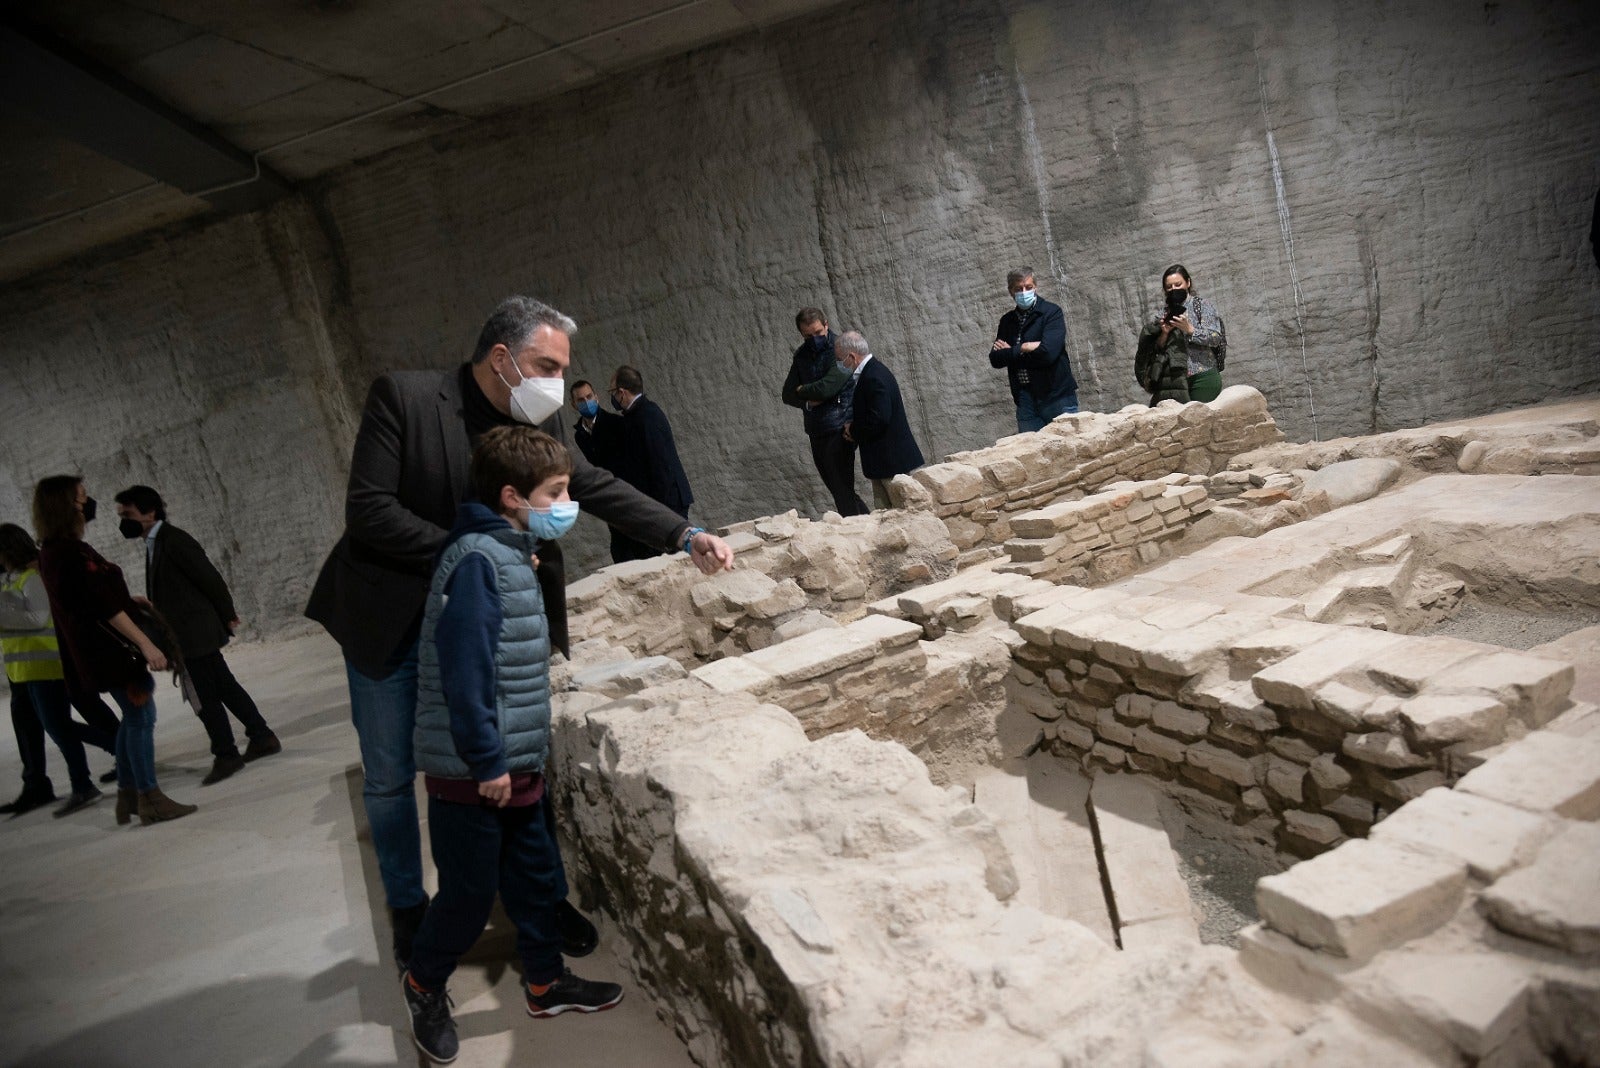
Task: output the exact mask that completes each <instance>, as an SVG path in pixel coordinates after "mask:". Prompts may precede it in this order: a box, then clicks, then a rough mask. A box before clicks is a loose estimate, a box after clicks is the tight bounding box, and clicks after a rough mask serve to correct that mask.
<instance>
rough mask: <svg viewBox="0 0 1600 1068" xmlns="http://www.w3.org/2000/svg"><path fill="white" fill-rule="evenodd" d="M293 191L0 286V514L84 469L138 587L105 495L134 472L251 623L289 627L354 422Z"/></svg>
mask: <svg viewBox="0 0 1600 1068" xmlns="http://www.w3.org/2000/svg"><path fill="white" fill-rule="evenodd" d="M312 233H315V229H314V227H311V226H309V225H308V219H307V217H306V216H305V215H304V212H303V208H297V207H295V206H293V205H289V206H285V207H280V208H276V209H274V210H273V211H270V212H265V213H261V214H257V215H253V216H249V217H245V218H240V219H234V220H230V221H229V222H227V223H224V224H221V225H217V226H212V227H209V228H206V229H204V230H201V231H198V232H189V233H184V234H182V235H179V236H178V237H176V238H174V239H173V240H170V241H158V242H155V243H153V244H152V245H151V246H150V247H149V248H147V249H145V250H143V251H141V252H138V253H137V254H135V255H131V256H129V257H127V258H125V259H119V260H116V261H114V262H109V263H105V264H101V265H97V266H93V267H89V268H87V269H83V270H81V271H78V272H75V273H74V275H73V277H72V278H71V279H70V280H68V281H60V280H56V281H52V282H51V283H50V284H49V285H48V287H47V288H44V287H39V286H19V287H15V288H13V289H11V290H9V291H7V292H6V293H5V294H4V296H3V297H0V323H4V324H5V326H4V330H5V332H4V337H5V354H4V357H3V360H4V366H5V379H6V388H5V390H4V393H3V398H4V399H3V400H0V413H3V415H0V419H3V425H4V427H5V434H4V438H3V441H4V444H3V446H0V521H5V522H18V523H21V524H22V525H23V526H25V527H29V528H30V529H31V527H32V522H31V520H30V519H29V518H28V516H29V502H30V501H31V499H32V492H33V484H34V483H35V482H36V481H37V480H38V479H40V478H43V477H44V476H46V475H52V474H58V473H72V474H79V475H82V476H83V477H84V479H85V481H86V483H87V486H88V489H89V492H90V494H91V495H93V496H94V497H95V498H97V499H98V501H99V502H100V514H99V517H98V518H97V519H96V520H95V522H94V523H92V524H90V526H89V527H88V529H87V530H86V532H85V536H86V537H87V539H88V541H89V542H90V544H92V545H93V546H94V547H95V548H96V549H98V550H100V552H101V553H103V554H104V555H105V556H106V557H107V558H109V559H111V560H112V561H114V562H116V563H118V564H120V565H121V566H122V568H123V569H124V571H125V573H126V576H127V579H128V585H129V587H130V589H132V590H133V592H134V593H143V592H144V554H143V552H142V550H141V548H140V544H141V543H139V542H130V541H124V540H123V539H122V538H121V536H119V535H118V533H117V517H116V515H115V512H114V510H113V509H114V505H113V503H112V497H113V495H114V494H116V492H117V491H118V490H121V489H122V488H124V487H125V486H127V485H129V484H131V483H136V482H140V483H146V484H149V485H152V486H154V487H155V488H156V489H157V490H159V491H160V492H161V494H162V496H163V497H164V498H165V499H166V501H167V507H168V515H169V518H170V519H171V521H172V522H173V523H174V524H176V525H178V526H181V527H183V528H184V529H185V530H188V531H190V532H191V533H193V534H194V535H195V536H196V537H198V538H199V539H200V541H201V544H202V545H204V546H205V548H206V550H207V552H208V553H209V554H210V556H211V558H212V560H213V561H214V562H215V563H216V564H217V566H218V568H219V569H220V570H221V571H222V573H223V575H224V577H226V578H227V579H228V581H229V583H230V585H231V587H232V590H233V596H234V602H235V607H236V608H237V609H238V611H239V613H240V616H241V618H242V619H243V620H244V621H245V623H246V625H247V627H256V628H258V629H255V630H253V631H247V633H255V634H261V633H264V632H266V633H277V632H283V631H286V630H293V629H295V628H296V627H298V626H299V625H300V624H301V623H302V622H303V621H301V620H300V618H299V617H300V610H301V608H302V607H303V605H304V603H305V599H306V596H307V594H308V593H309V592H310V583H311V579H312V577H313V576H314V574H315V572H314V570H313V567H314V564H313V556H317V561H316V562H320V556H319V555H318V554H320V552H321V551H323V550H324V549H325V548H326V547H327V546H328V545H331V544H332V543H333V539H334V538H335V537H337V535H338V531H339V529H340V525H341V524H342V521H343V515H344V500H343V496H344V467H345V464H346V457H347V456H348V455H349V451H350V442H351V440H352V439H353V435H354V423H353V415H352V413H350V412H349V411H348V409H347V408H346V407H345V406H344V402H343V400H342V399H341V396H342V390H341V386H340V372H339V368H338V366H337V361H336V359H335V357H334V355H333V350H332V347H331V345H330V344H329V342H328V337H327V331H326V329H325V327H324V325H323V319H324V317H323V314H322V308H323V306H324V304H325V300H324V294H323V290H322V286H324V285H325V284H326V278H327V274H328V272H327V267H326V262H325V259H324V260H319V259H318V258H317V257H316V256H314V255H308V254H307V253H306V252H305V249H304V237H305V235H307V234H312Z"/></svg>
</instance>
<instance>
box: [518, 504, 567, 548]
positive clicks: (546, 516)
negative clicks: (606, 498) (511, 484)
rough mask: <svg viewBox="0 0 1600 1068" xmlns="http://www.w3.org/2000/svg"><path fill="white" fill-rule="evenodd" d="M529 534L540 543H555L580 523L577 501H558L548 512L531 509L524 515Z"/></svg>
mask: <svg viewBox="0 0 1600 1068" xmlns="http://www.w3.org/2000/svg"><path fill="white" fill-rule="evenodd" d="M523 515H524V517H525V518H524V521H525V522H526V523H527V524H528V533H529V534H532V535H533V536H534V537H536V538H538V539H539V540H540V541H555V540H556V539H557V538H559V537H561V535H563V534H565V533H566V532H567V531H569V530H571V529H572V524H574V523H576V522H577V521H578V502H577V501H557V502H556V503H555V504H552V505H551V506H550V510H549V511H546V512H540V511H536V510H535V509H532V508H529V509H528V510H527V511H526V512H524V513H523Z"/></svg>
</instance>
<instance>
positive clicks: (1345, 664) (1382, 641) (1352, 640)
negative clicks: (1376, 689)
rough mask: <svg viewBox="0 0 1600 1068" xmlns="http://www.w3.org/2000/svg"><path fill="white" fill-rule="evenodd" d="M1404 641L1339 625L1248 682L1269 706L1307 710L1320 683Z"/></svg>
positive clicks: (1397, 636)
mask: <svg viewBox="0 0 1600 1068" xmlns="http://www.w3.org/2000/svg"><path fill="white" fill-rule="evenodd" d="M1403 641H1405V639H1404V638H1402V637H1400V636H1399V635H1394V634H1385V633H1382V632H1380V631H1374V630H1365V629H1352V628H1346V627H1341V628H1338V630H1337V631H1336V633H1334V634H1332V635H1330V636H1329V637H1327V638H1324V639H1323V640H1322V641H1319V642H1317V643H1316V644H1314V645H1311V646H1308V647H1307V648H1305V649H1303V650H1301V651H1300V652H1298V653H1295V654H1294V655H1293V656H1291V657H1289V658H1288V659H1287V660H1281V661H1279V662H1278V663H1276V664H1271V665H1269V666H1267V667H1265V668H1263V669H1261V670H1260V671H1258V672H1257V673H1256V674H1255V676H1254V678H1252V679H1251V680H1250V683H1251V685H1252V686H1254V687H1255V691H1256V694H1257V695H1258V696H1259V697H1260V698H1261V699H1262V700H1263V701H1265V702H1267V703H1268V704H1270V705H1274V706H1276V707H1279V708H1292V709H1301V710H1305V711H1309V710H1310V709H1311V708H1312V707H1313V699H1314V695H1315V693H1316V691H1317V689H1318V688H1319V687H1321V686H1322V684H1323V683H1325V682H1328V681H1329V680H1330V679H1332V678H1333V677H1334V676H1336V675H1338V674H1339V673H1340V672H1342V671H1346V670H1348V669H1349V668H1350V667H1352V666H1353V665H1355V664H1359V663H1364V662H1366V661H1367V660H1369V659H1371V658H1372V657H1373V656H1375V655H1377V654H1378V653H1379V652H1381V651H1383V650H1385V649H1387V648H1389V647H1391V646H1394V645H1398V644H1400V643H1401V642H1403Z"/></svg>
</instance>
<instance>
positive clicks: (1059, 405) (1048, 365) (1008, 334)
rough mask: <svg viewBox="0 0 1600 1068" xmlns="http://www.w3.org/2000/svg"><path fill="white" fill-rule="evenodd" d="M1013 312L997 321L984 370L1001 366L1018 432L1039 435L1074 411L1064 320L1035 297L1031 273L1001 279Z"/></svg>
mask: <svg viewBox="0 0 1600 1068" xmlns="http://www.w3.org/2000/svg"><path fill="white" fill-rule="evenodd" d="M1006 289H1007V291H1009V292H1010V294H1011V300H1012V303H1014V304H1015V305H1016V307H1015V308H1013V309H1011V310H1010V311H1008V312H1006V313H1005V314H1004V315H1002V316H1001V317H1000V325H999V327H998V328H996V330H995V332H994V343H993V344H992V345H990V346H989V365H990V366H991V367H1004V368H1005V369H1006V380H1007V382H1008V383H1009V384H1010V386H1011V399H1012V400H1014V401H1016V404H1017V433H1019V434H1026V433H1029V432H1030V431H1034V430H1043V429H1044V427H1045V425H1046V424H1047V423H1049V422H1050V421H1051V420H1052V419H1054V418H1055V417H1056V416H1058V415H1066V414H1067V413H1068V412H1075V411H1077V410H1078V382H1077V380H1076V379H1074V378H1073V377H1072V361H1071V360H1069V359H1068V358H1067V320H1066V317H1065V316H1064V315H1062V314H1061V306H1060V305H1059V304H1051V303H1050V302H1049V301H1048V300H1045V299H1044V298H1042V297H1040V296H1039V294H1038V293H1037V292H1036V291H1035V290H1034V286H1033V268H1032V267H1019V268H1017V269H1016V270H1014V271H1012V272H1011V273H1010V274H1008V275H1006Z"/></svg>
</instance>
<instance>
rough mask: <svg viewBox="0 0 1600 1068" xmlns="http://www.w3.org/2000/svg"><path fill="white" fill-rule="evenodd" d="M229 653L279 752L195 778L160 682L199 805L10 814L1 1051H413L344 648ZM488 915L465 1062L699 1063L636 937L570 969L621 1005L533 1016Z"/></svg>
mask: <svg viewBox="0 0 1600 1068" xmlns="http://www.w3.org/2000/svg"><path fill="white" fill-rule="evenodd" d="M228 659H229V663H230V664H231V665H232V666H233V668H234V671H235V673H236V674H237V675H238V677H239V678H240V680H241V681H242V682H243V683H244V684H245V686H246V688H247V689H249V690H250V691H251V693H252V694H253V695H254V696H255V698H256V700H257V702H258V704H259V705H260V706H261V710H262V713H263V714H264V715H265V716H266V717H267V720H268V722H269V723H271V724H272V725H273V727H274V729H275V730H276V731H277V733H278V735H279V737H280V738H282V739H283V743H284V752H283V753H282V754H281V755H279V756H275V757H272V758H270V759H268V760H266V761H263V762H261V763H258V764H253V765H251V766H250V767H248V768H246V769H245V770H244V771H243V772H241V773H239V774H238V775H236V776H234V777H233V778H232V779H229V780H227V781H225V782H222V783H219V784H217V785H215V786H209V787H204V788H202V787H201V786H200V785H199V783H200V778H201V776H202V775H203V774H204V773H205V771H206V770H207V769H208V768H209V766H210V755H209V753H208V752H207V749H206V742H205V734H204V731H203V730H202V729H201V727H200V723H199V721H198V720H197V719H195V717H194V715H193V714H192V713H191V712H190V711H189V709H188V706H186V705H184V704H182V703H181V700H180V699H179V698H178V696H177V693H176V691H174V690H173V689H171V688H170V686H168V685H166V684H165V682H163V685H162V686H161V687H160V688H159V689H158V691H157V706H158V717H159V718H158V722H157V726H156V757H157V765H158V773H159V775H160V779H161V785H162V788H163V789H164V790H165V791H166V792H167V793H168V794H170V795H171V796H173V797H174V798H176V799H178V800H180V801H186V802H192V803H196V804H199V805H200V811H199V812H198V813H196V814H195V815H193V816H189V817H187V818H185V819H183V820H180V821H178V822H176V823H172V824H164V825H160V824H158V825H155V826H151V827H140V826H139V825H138V824H137V822H135V824H134V825H133V826H132V827H131V828H119V827H117V826H116V825H115V824H114V823H113V820H112V804H113V800H112V798H113V796H114V795H113V794H111V793H108V794H107V797H106V799H105V800H104V801H102V802H101V803H100V804H98V805H96V806H94V807H93V808H91V809H89V810H87V811H84V812H81V813H77V814H75V815H73V816H70V817H67V818H65V819H59V820H58V819H52V818H51V815H50V809H49V808H44V809H39V810H36V811H34V812H31V813H28V814H27V815H25V816H22V817H21V818H19V819H15V820H10V821H0V995H3V1002H0V1003H3V1004H4V1005H5V1006H6V1009H7V1013H6V1022H5V1025H4V1028H3V1030H4V1032H5V1035H6V1041H5V1042H4V1044H3V1045H0V1065H30V1066H40V1068H44V1066H49V1068H63V1066H87V1065H93V1066H96V1068H122V1066H136V1065H162V1066H171V1068H176V1066H181V1065H204V1066H207V1068H216V1066H228V1068H233V1066H241V1068H242V1066H249V1065H263V1066H264V1065H378V1064H407V1065H409V1064H413V1063H417V1062H418V1060H419V1057H418V1054H417V1052H416V1050H415V1049H414V1047H413V1046H412V1044H411V1038H410V1033H409V1031H408V1030H407V1026H406V1012H405V1008H404V1005H403V1002H402V999H401V996H400V992H399V989H398V986H397V984H396V982H395V974H394V970H393V967H392V965H391V964H390V962H389V954H388V941H389V932H388V925H387V921H386V920H385V919H383V918H382V917H381V913H382V912H383V909H382V907H381V903H382V890H381V886H380V884H379V881H378V875H377V867H376V861H375V858H374V855H373V853H372V848H371V843H370V842H369V841H368V840H367V832H366V820H365V817H364V815H363V813H362V810H361V772H360V766H359V759H358V755H357V748H356V739H355V733H354V731H353V730H352V728H351V727H350V725H349V703H348V697H347V694H346V691H345V684H344V670H343V664H342V662H341V660H340V658H339V655H338V650H337V649H336V648H335V647H334V646H333V644H332V643H331V642H329V641H328V640H327V639H326V638H324V637H322V636H321V635H318V636H316V637H307V638H299V639H294V640H292V641H286V642H281V643H275V644H269V645H255V646H241V647H239V648H238V649H237V650H236V651H232V652H230V653H229V658H228ZM0 734H3V735H4V736H3V738H0V793H3V794H4V796H5V799H6V800H10V799H11V797H13V796H14V795H15V793H16V790H17V789H18V788H19V785H20V774H19V766H20V765H19V761H18V758H17V751H16V742H15V739H14V738H13V737H12V736H11V731H10V730H9V729H5V730H3V731H0ZM47 744H48V743H47ZM48 759H49V762H50V772H51V777H52V779H53V780H54V781H55V784H56V790H57V792H58V793H60V792H62V791H63V789H64V788H65V787H66V785H67V783H66V773H65V768H64V767H63V765H62V762H61V757H60V754H59V753H57V752H55V751H54V750H53V749H49V750H48ZM90 766H91V768H92V769H93V770H94V771H95V773H96V774H98V773H100V772H102V771H105V770H107V769H108V768H109V767H110V766H111V760H110V757H109V756H107V755H106V754H104V753H101V752H99V751H97V750H91V751H90ZM109 789H111V788H109V787H108V790H109ZM424 852H426V850H424ZM428 878H429V881H430V886H431V885H432V881H433V873H432V871H431V867H430V870H429V874H428ZM375 913H376V914H375ZM496 916H497V918H496V921H495V923H494V924H493V925H492V926H491V928H490V930H489V931H488V932H487V933H486V934H485V935H484V937H483V939H482V940H480V942H479V943H478V946H477V947H476V948H475V949H474V951H473V953H472V954H471V956H470V957H469V959H468V960H467V961H466V962H464V963H463V965H462V968H461V969H460V970H459V971H458V972H457V973H456V976H455V978H454V979H453V981H452V985H451V991H452V995H453V997H454V999H455V1003H456V1009H455V1013H456V1020H457V1023H458V1026H459V1029H460V1034H461V1038H462V1054H461V1057H460V1059H459V1060H458V1061H457V1062H456V1063H457V1064H461V1065H467V1066H479V1065H495V1066H502V1065H509V1064H512V1063H514V1062H515V1063H519V1064H528V1063H542V1064H556V1063H559V1064H562V1065H574V1066H579V1065H592V1066H600V1065H605V1066H608V1068H614V1066H616V1065H630V1066H636V1068H657V1066H659V1068H687V1066H688V1065H690V1064H691V1063H692V1062H691V1061H690V1060H689V1058H688V1055H687V1053H686V1052H685V1050H684V1048H683V1046H682V1045H681V1044H680V1043H679V1042H678V1040H677V1039H676V1037H675V1036H674V1035H673V1034H672V1032H671V1030H670V1028H668V1027H667V1026H666V1025H664V1024H663V1023H661V1022H660V1021H659V1020H658V1019H657V1018H656V1016H655V1013H654V1011H653V1008H652V1006H651V1003H650V1001H649V999H648V998H647V996H646V995H645V994H644V992H643V991H641V990H640V989H638V987H637V986H636V985H635V984H634V983H633V982H632V980H631V979H630V977H629V973H628V970H627V968H626V966H625V964H624V963H623V960H622V958H621V957H619V956H618V954H619V953H622V952H626V942H625V940H624V939H622V938H620V937H619V936H618V934H617V932H616V930H615V929H614V928H611V927H609V926H608V924H607V923H606V920H605V917H604V916H601V915H596V916H595V917H594V918H595V919H596V921H597V922H599V923H600V925H601V934H602V943H601V946H600V949H599V950H598V951H596V953H595V954H594V955H593V956H591V957H588V958H585V959H584V960H582V961H578V962H575V970H577V971H578V973H579V974H580V975H583V976H585V977H588V978H594V979H608V980H612V981H615V982H620V983H622V984H623V985H624V987H626V988H627V997H626V999H625V1000H624V1001H623V1003H622V1004H621V1005H619V1006H618V1007H617V1008H615V1009H613V1010H611V1011H609V1012H605V1013H600V1014H598V1015H594V1016H581V1015H578V1014H575V1013H568V1014H566V1015H564V1016H560V1017H557V1018H555V1019H553V1020H533V1019H530V1018H529V1017H528V1016H527V1015H526V1014H525V1012H524V1010H523V1005H522V1001H521V996H520V992H519V979H520V976H519V974H518V969H517V964H516V954H515V949H514V944H513V943H514V933H513V932H512V931H511V930H510V929H509V926H508V924H507V923H506V921H505V919H504V917H503V916H500V915H499V913H498V912H497V914H496ZM380 947H381V949H380Z"/></svg>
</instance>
